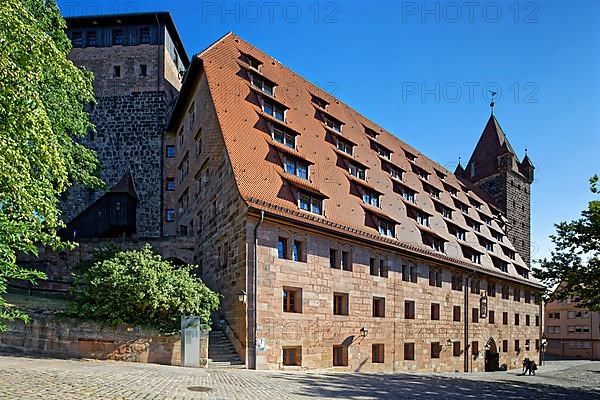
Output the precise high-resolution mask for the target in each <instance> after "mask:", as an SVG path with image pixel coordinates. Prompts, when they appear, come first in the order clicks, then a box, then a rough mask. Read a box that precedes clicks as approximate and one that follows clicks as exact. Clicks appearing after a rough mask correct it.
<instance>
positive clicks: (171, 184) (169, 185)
mask: <svg viewBox="0 0 600 400" xmlns="http://www.w3.org/2000/svg"><path fill="white" fill-rule="evenodd" d="M174 190H175V178H171V177H169V178H167V192H172V191H174Z"/></svg>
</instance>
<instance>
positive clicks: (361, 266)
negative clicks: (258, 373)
mask: <svg viewBox="0 0 600 400" xmlns="http://www.w3.org/2000/svg"><path fill="white" fill-rule="evenodd" d="M315 62H317V61H316V60H315ZM447 140H452V139H451V138H450V137H448V138H447ZM164 154H165V157H166V158H165V176H164V179H165V181H164V186H165V187H166V188H167V189H166V190H167V191H168V192H169V193H170V194H169V196H165V199H166V200H165V203H164V210H163V215H164V216H165V220H164V224H165V228H164V230H165V232H169V233H178V234H179V235H186V236H188V237H191V238H192V241H193V242H194V243H195V245H194V246H193V250H192V257H193V262H194V263H197V264H198V265H199V266H200V273H201V276H202V278H203V280H204V281H205V282H206V283H207V284H208V285H209V286H210V287H211V288H212V289H214V290H216V291H217V292H219V293H221V294H222V296H223V297H222V307H221V310H220V314H219V315H218V318H217V320H219V321H220V324H221V326H222V328H223V329H224V330H225V332H226V334H227V336H228V337H229V339H230V340H231V342H232V343H233V345H234V346H235V348H236V350H237V352H238V353H239V354H240V356H241V357H242V359H243V360H244V361H245V362H246V364H247V366H248V367H250V368H258V369H279V368H284V369H286V368H292V369H293V368H339V369H347V370H353V371H413V370H424V371H476V370H495V369H497V368H498V367H499V366H500V365H502V364H506V365H507V366H508V368H516V367H520V365H521V361H522V359H523V358H524V357H529V358H535V357H536V355H538V350H539V348H540V339H541V315H542V312H541V311H542V306H541V302H540V301H539V297H538V296H537V293H538V291H539V290H540V289H542V285H541V284H539V282H537V281H536V280H535V279H533V278H532V277H531V276H530V274H529V265H528V264H529V243H530V240H529V234H530V233H529V213H530V208H529V204H530V203H529V200H530V186H529V185H530V184H531V183H532V181H533V166H532V164H531V162H530V161H529V158H528V157H525V158H524V159H523V160H522V161H521V162H519V161H518V159H517V156H516V154H515V152H514V150H513V149H512V147H511V146H510V144H509V143H508V140H507V139H506V136H505V134H504V132H503V131H502V129H501V128H500V126H499V123H498V121H497V120H496V118H495V117H494V116H491V117H490V118H489V120H488V122H487V125H486V127H485V129H484V131H483V133H482V136H481V139H480V141H479V143H478V145H477V147H476V149H475V151H474V152H473V156H472V157H471V160H470V161H469V164H468V165H467V170H466V171H465V170H464V169H463V168H462V166H459V168H458V169H457V171H456V175H455V174H454V173H453V172H451V171H448V170H447V169H446V168H444V167H442V166H441V165H439V164H437V163H436V162H434V161H432V160H431V159H429V158H427V157H426V156H425V155H424V154H423V153H421V152H419V151H418V150H417V149H415V148H413V147H411V146H410V145H408V144H407V143H404V142H403V141H401V140H400V139H398V138H397V137H395V136H394V135H392V134H391V133H389V132H387V131H385V130H384V129H382V128H381V127H379V126H378V125H377V124H375V123H374V122H372V121H370V120H368V119H367V118H365V117H364V116H362V115H361V114H359V113H358V112H356V111H354V110H353V109H351V108H350V107H348V106H347V105H345V104H344V103H342V102H341V101H340V100H338V99H336V98H334V97H332V96H331V95H330V94H328V93H327V92H324V91H323V90H321V89H319V88H318V87H316V86H315V85H312V84H311V83H309V82H307V81H306V80H305V79H303V78H301V77H300V76H298V75H297V74H295V73H294V72H292V71H290V70H289V69H288V68H286V67H285V66H283V65H281V64H280V63H279V62H278V61H277V60H275V59H274V58H272V57H271V56H269V55H267V54H265V53H263V52H262V51H260V50H258V49H256V48H255V47H253V46H252V45H250V44H248V43H246V42H245V41H243V40H242V39H241V38H239V37H237V36H235V35H234V34H231V33H230V34H227V35H226V36H224V37H223V38H221V39H220V40H218V41H217V42H215V43H214V44H213V45H211V46H210V47H209V48H207V49H206V50H204V51H203V52H201V53H200V54H198V55H197V56H195V57H193V59H192V63H191V65H190V69H189V70H188V72H187V74H186V76H185V79H184V82H183V86H182V89H181V94H180V96H179V98H178V100H177V103H176V106H175V108H174V111H173V114H172V116H171V119H170V122H169V124H168V127H167V132H166V134H165V149H164ZM240 300H243V301H240Z"/></svg>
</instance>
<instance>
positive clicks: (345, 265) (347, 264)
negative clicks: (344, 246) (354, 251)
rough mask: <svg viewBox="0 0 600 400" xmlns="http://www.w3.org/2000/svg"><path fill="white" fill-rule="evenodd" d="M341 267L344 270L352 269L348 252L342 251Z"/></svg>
mask: <svg viewBox="0 0 600 400" xmlns="http://www.w3.org/2000/svg"><path fill="white" fill-rule="evenodd" d="M342 269H343V270H344V271H352V264H351V263H350V252H348V251H342Z"/></svg>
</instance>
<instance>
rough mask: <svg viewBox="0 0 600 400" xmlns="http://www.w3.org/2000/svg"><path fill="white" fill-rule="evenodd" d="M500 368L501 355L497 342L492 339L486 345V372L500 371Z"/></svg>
mask: <svg viewBox="0 0 600 400" xmlns="http://www.w3.org/2000/svg"><path fill="white" fill-rule="evenodd" d="M499 368H500V354H499V353H498V350H497V348H496V342H495V341H494V339H493V338H490V339H489V340H488V341H487V343H486V350H485V372H493V371H498V369H499Z"/></svg>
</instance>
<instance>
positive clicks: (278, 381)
mask: <svg viewBox="0 0 600 400" xmlns="http://www.w3.org/2000/svg"><path fill="white" fill-rule="evenodd" d="M517 372H519V371H511V372H496V373H472V374H449V373H448V374H426V373H415V374H364V373H354V374H351V373H332V372H286V373H283V372H266V371H247V370H234V369H232V370H225V369H222V370H204V369H189V368H179V367H169V366H161V365H152V364H135V363H123V362H111V361H92V360H81V361H80V360H56V359H47V358H27V357H9V356H3V357H2V356H0V399H11V400H12V399H23V400H29V399H44V400H46V399H48V400H54V399H56V400H59V399H60V400H63V399H69V400H70V399H102V400H104V399H110V400H125V399H127V400H129V399H157V400H158V399H167V400H175V399H178V400H179V399H181V400H187V399H282V400H283V399H285V400H287V399H307V398H321V399H434V398H435V399H443V400H451V399H470V398H477V399H493V398H500V399H553V400H560V399H569V400H585V399H600V389H599V387H600V362H587V361H552V362H549V363H548V364H547V365H546V366H544V367H541V368H540V370H539V371H538V375H537V376H531V377H530V376H518V375H517Z"/></svg>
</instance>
